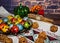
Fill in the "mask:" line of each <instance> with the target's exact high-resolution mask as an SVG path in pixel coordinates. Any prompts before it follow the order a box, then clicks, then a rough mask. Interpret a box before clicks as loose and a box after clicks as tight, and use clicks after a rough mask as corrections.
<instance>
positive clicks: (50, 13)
mask: <svg viewBox="0 0 60 43" xmlns="http://www.w3.org/2000/svg"><path fill="white" fill-rule="evenodd" d="M20 3H22V4H23V5H26V6H28V7H29V8H30V7H31V6H34V5H36V4H39V5H42V6H43V7H44V13H45V14H44V16H45V17H47V18H51V19H54V21H55V22H54V24H57V25H60V0H0V6H3V7H4V8H5V9H6V10H7V11H9V12H10V13H13V9H14V8H15V7H16V6H18V5H19V4H20Z"/></svg>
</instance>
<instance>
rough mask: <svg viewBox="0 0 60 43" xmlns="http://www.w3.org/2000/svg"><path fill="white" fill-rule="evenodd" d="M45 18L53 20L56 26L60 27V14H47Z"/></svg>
mask: <svg viewBox="0 0 60 43" xmlns="http://www.w3.org/2000/svg"><path fill="white" fill-rule="evenodd" d="M44 16H45V17H47V18H51V19H53V20H54V24H56V25H60V14H45V15H44Z"/></svg>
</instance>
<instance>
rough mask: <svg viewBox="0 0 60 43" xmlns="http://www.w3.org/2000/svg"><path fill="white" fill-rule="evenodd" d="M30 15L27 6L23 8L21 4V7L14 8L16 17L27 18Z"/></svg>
mask: <svg viewBox="0 0 60 43" xmlns="http://www.w3.org/2000/svg"><path fill="white" fill-rule="evenodd" d="M28 13H29V8H28V7H27V6H23V5H22V4H20V6H17V7H16V8H14V14H15V15H20V17H22V18H23V17H27V16H28Z"/></svg>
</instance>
